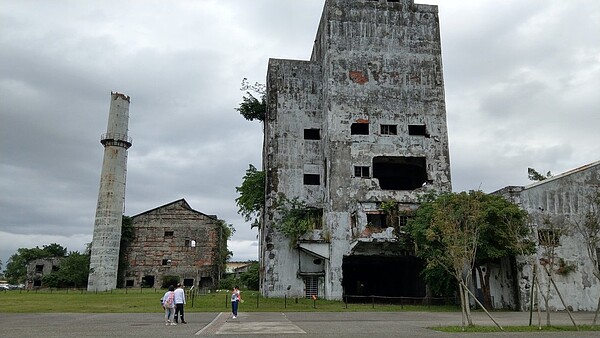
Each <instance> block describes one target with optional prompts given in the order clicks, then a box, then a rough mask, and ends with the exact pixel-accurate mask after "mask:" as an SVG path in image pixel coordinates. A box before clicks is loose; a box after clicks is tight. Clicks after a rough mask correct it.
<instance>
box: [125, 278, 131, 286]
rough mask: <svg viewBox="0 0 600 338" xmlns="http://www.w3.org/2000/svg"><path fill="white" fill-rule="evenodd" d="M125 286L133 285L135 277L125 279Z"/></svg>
mask: <svg viewBox="0 0 600 338" xmlns="http://www.w3.org/2000/svg"><path fill="white" fill-rule="evenodd" d="M125 286H126V287H132V286H133V279H128V280H127V281H125Z"/></svg>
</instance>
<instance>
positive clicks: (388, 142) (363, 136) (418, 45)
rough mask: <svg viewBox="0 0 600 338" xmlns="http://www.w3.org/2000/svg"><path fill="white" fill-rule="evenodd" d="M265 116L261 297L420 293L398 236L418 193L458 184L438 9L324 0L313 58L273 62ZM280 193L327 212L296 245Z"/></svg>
mask: <svg viewBox="0 0 600 338" xmlns="http://www.w3.org/2000/svg"><path fill="white" fill-rule="evenodd" d="M264 122H265V123H264V128H265V130H264V137H265V138H264V148H263V170H265V172H266V177H267V178H266V201H265V202H266V203H265V204H266V210H265V212H264V213H263V219H262V226H261V231H260V241H261V250H260V261H261V271H262V285H261V288H262V292H263V294H264V295H266V296H275V297H282V296H284V295H288V296H308V295H312V294H315V295H317V296H319V297H325V298H328V299H341V298H342V296H343V295H344V294H350V295H360V294H367V293H370V294H384V293H386V292H389V290H394V292H395V293H394V295H400V296H402V295H424V290H423V289H424V286H423V285H421V283H419V282H418V281H417V279H418V277H416V276H417V275H418V270H419V268H418V266H419V262H418V261H417V260H416V259H415V258H414V257H412V256H410V255H409V254H407V253H406V252H402V251H401V250H399V249H398V248H397V247H396V246H395V245H394V243H396V242H397V239H398V237H397V236H398V235H399V232H400V231H401V226H402V224H404V223H405V221H406V218H407V217H409V216H410V214H411V212H412V211H413V210H414V209H415V208H416V207H417V205H418V204H417V203H418V198H419V196H420V195H421V194H423V193H425V192H429V191H436V192H449V191H450V190H451V181H450V160H449V151H448V137H447V127H446V111H445V98H444V82H443V73H442V59H441V42H440V30H439V21H438V12H437V6H430V5H420V4H415V3H414V2H413V1H412V0H401V1H385V0H380V1H367V0H327V1H326V2H325V6H324V9H323V15H322V18H321V22H320V25H319V28H318V32H317V36H316V39H315V44H314V47H313V51H312V56H311V59H310V61H298V60H281V59H271V60H269V68H268V74H267V114H266V117H265V121H264ZM281 195H284V196H285V197H286V198H288V199H293V198H298V199H299V200H301V201H304V202H305V203H306V204H307V205H309V206H311V207H314V208H317V209H319V210H322V226H321V227H320V228H318V229H315V230H314V231H312V232H311V233H309V234H307V235H305V236H304V237H302V238H301V240H300V241H298V242H297V244H296V243H294V244H292V242H291V241H290V239H289V238H286V237H285V236H283V235H282V234H281V233H280V232H279V231H277V229H276V224H277V222H278V220H279V217H280V215H278V213H277V211H276V209H275V207H276V202H277V199H278V198H279V196H281ZM387 201H394V202H395V203H398V204H397V210H395V213H394V217H392V218H394V219H390V218H389V217H388V216H389V214H388V215H386V214H385V213H384V212H383V211H382V204H381V203H382V202H387ZM390 264H391V265H390ZM391 266H394V267H393V268H391ZM392 270H393V271H392ZM386 271H392V273H391V274H392V275H394V276H393V277H390V276H385V274H386ZM394 271H395V272H394ZM396 274H406V275H411V276H413V277H412V279H405V278H403V277H399V276H398V275H396ZM386 290H387V291H386Z"/></svg>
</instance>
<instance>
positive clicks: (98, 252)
mask: <svg viewBox="0 0 600 338" xmlns="http://www.w3.org/2000/svg"><path fill="white" fill-rule="evenodd" d="M110 94H111V95H110V111H109V113H108V127H107V128H106V134H103V135H102V137H101V138H100V143H102V145H103V146H104V161H103V162H102V174H101V176H100V191H99V192H98V205H97V207H96V221H95V222H94V237H93V239H92V252H91V257H90V274H89V278H88V291H107V290H112V289H114V288H116V287H117V270H118V267H119V246H120V243H121V224H122V218H123V212H124V207H125V178H126V176H127V149H129V147H131V138H130V137H129V136H127V131H128V127H127V125H128V123H129V103H130V98H129V96H127V95H125V94H121V93H118V92H111V93H110Z"/></svg>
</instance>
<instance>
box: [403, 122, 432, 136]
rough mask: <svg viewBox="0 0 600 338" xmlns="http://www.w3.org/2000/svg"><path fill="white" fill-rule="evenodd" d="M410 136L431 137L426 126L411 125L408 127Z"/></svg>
mask: <svg viewBox="0 0 600 338" xmlns="http://www.w3.org/2000/svg"><path fill="white" fill-rule="evenodd" d="M408 135H413V136H429V135H428V134H427V128H425V125H424V124H409V125H408Z"/></svg>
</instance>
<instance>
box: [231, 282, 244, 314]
mask: <svg viewBox="0 0 600 338" xmlns="http://www.w3.org/2000/svg"><path fill="white" fill-rule="evenodd" d="M241 301H242V297H241V296H240V289H239V288H238V287H237V286H235V287H234V288H233V290H232V291H231V313H232V314H233V319H235V318H237V314H238V305H239V303H240V302H241Z"/></svg>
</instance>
